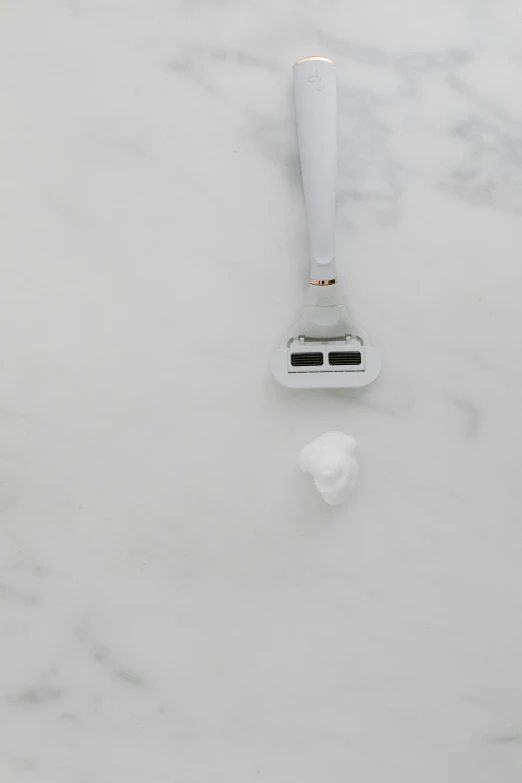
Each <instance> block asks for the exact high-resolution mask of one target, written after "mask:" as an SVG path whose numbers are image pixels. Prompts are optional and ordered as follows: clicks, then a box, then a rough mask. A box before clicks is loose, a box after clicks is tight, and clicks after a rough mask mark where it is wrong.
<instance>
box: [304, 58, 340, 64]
mask: <svg viewBox="0 0 522 783" xmlns="http://www.w3.org/2000/svg"><path fill="white" fill-rule="evenodd" d="M309 60H322V61H323V62H325V63H332V65H335V63H334V61H333V60H329V59H328V57H303V59H302V60H298V61H297V62H296V63H294V65H301V63H307V62H308V61H309Z"/></svg>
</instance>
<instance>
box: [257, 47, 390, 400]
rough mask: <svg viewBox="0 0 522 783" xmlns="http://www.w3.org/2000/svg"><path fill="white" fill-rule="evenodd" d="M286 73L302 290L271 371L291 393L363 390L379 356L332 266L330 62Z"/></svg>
mask: <svg viewBox="0 0 522 783" xmlns="http://www.w3.org/2000/svg"><path fill="white" fill-rule="evenodd" d="M293 74H294V98H295V114H296V121H297V139H298V145H299V157H300V160H301V173H302V180H303V191H304V202H305V212H306V221H307V225H308V244H309V250H310V285H309V286H308V292H307V294H306V300H305V304H304V308H303V312H302V315H301V318H300V319H299V321H298V322H297V323H296V324H295V326H294V327H293V328H292V331H291V333H290V336H289V337H288V336H287V337H286V338H285V340H284V342H283V343H282V344H281V346H280V347H279V348H278V350H277V351H276V352H275V354H274V355H273V357H272V373H273V375H274V377H275V378H276V380H277V381H279V383H281V384H283V386H289V387H291V388H293V389H350V388H355V387H359V386H367V385H368V384H369V383H371V382H372V381H374V380H375V379H376V378H377V376H378V375H379V373H380V370H381V360H380V356H379V352H378V351H377V349H376V348H374V347H372V346H371V345H370V342H369V340H368V336H367V335H366V334H365V333H364V332H363V331H362V329H360V328H359V327H358V326H356V325H355V324H354V323H353V321H352V320H351V318H350V317H349V315H348V312H347V310H346V307H345V304H344V300H343V295H342V291H341V289H340V287H339V284H338V282H337V272H336V268H335V254H334V250H335V200H336V195H335V174H336V157H337V150H336V135H337V134H336V122H337V87H336V75H335V63H334V62H332V60H328V59H327V58H326V57H305V58H304V59H303V60H299V61H298V62H297V63H296V64H295V65H294V68H293Z"/></svg>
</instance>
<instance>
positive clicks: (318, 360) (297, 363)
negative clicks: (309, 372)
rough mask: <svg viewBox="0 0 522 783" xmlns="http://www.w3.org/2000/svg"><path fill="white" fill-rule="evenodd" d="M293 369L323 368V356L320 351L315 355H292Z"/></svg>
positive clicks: (314, 353)
mask: <svg viewBox="0 0 522 783" xmlns="http://www.w3.org/2000/svg"><path fill="white" fill-rule="evenodd" d="M290 364H291V365H292V367H321V365H322V364H324V359H323V354H322V353H319V352H318V351H316V352H313V353H293V354H291V355H290Z"/></svg>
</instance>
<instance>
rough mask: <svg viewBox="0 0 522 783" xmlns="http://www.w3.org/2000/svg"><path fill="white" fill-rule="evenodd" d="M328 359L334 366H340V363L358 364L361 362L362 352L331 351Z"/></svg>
mask: <svg viewBox="0 0 522 783" xmlns="http://www.w3.org/2000/svg"><path fill="white" fill-rule="evenodd" d="M328 361H329V362H330V364H331V365H332V367H338V366H339V365H352V366H353V365H356V364H361V352H360V351H331V352H330V353H329V354H328Z"/></svg>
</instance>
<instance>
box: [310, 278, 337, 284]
mask: <svg viewBox="0 0 522 783" xmlns="http://www.w3.org/2000/svg"><path fill="white" fill-rule="evenodd" d="M336 283H337V280H336V278H335V277H334V279H333V280H310V285H335V284H336Z"/></svg>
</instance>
